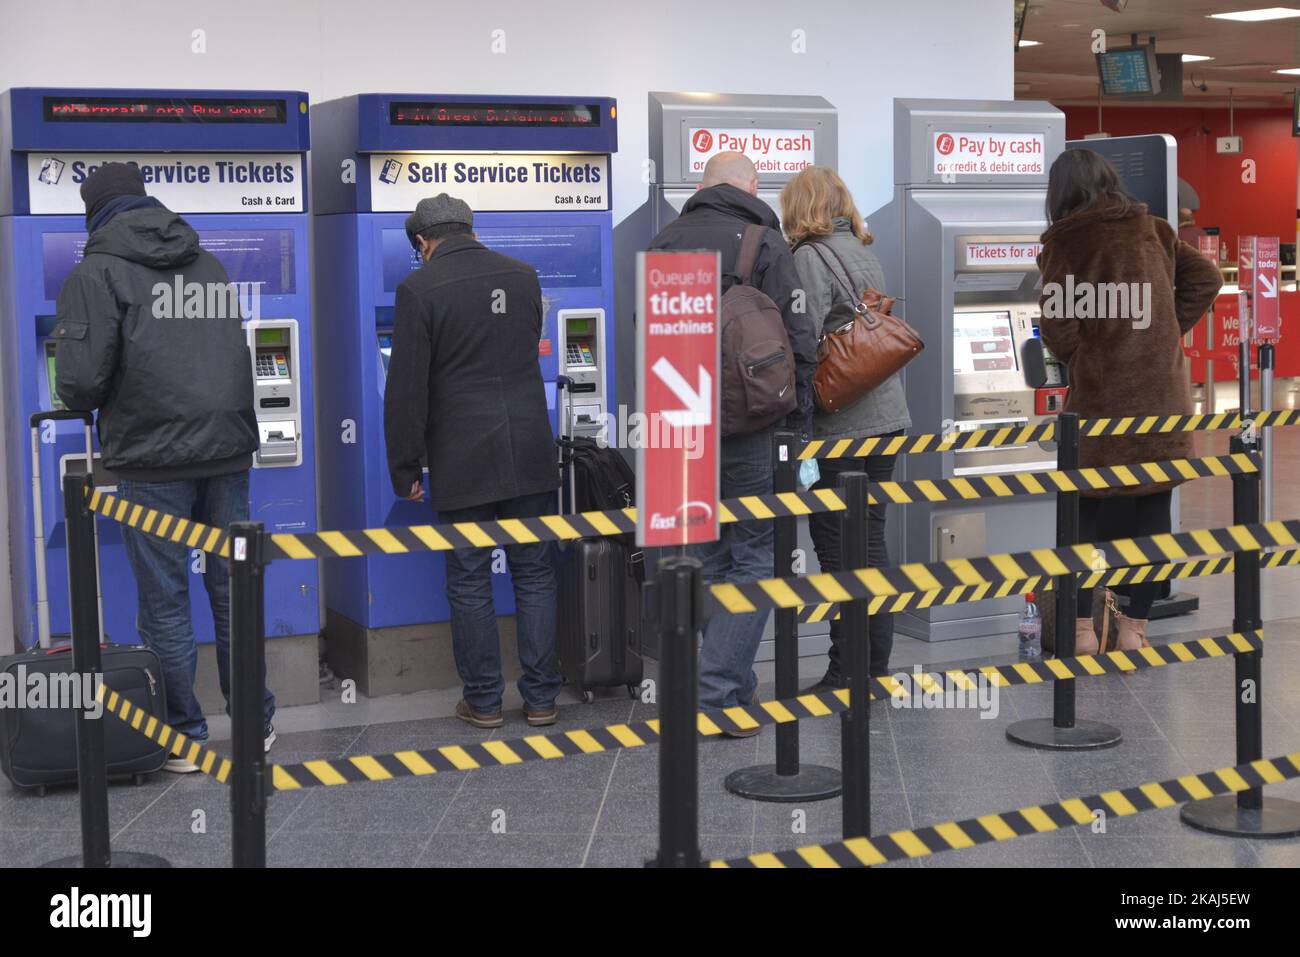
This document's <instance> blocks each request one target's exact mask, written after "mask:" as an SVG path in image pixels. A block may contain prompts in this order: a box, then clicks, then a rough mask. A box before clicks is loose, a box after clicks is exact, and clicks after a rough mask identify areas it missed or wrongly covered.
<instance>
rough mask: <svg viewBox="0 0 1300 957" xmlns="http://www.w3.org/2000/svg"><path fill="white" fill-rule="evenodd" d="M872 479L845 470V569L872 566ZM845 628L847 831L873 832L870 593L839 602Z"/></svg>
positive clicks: (842, 730) (843, 726) (842, 478)
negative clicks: (869, 535) (867, 596)
mask: <svg viewBox="0 0 1300 957" xmlns="http://www.w3.org/2000/svg"><path fill="white" fill-rule="evenodd" d="M868 485H869V483H868V480H867V474H866V473H865V472H845V473H844V474H843V475H841V476H840V487H841V490H842V491H841V494H842V495H843V496H844V504H845V506H846V510H845V512H844V515H843V517H842V519H841V521H842V522H843V525H842V526H841V527H842V528H843V536H842V543H841V546H840V551H841V554H842V555H843V568H844V570H845V571H848V570H851V569H857V568H866V567H867V520H868V517H867V501H868V498H869V496H868ZM840 620H841V622H842V625H843V628H844V645H843V649H842V652H841V653H842V654H843V655H844V658H845V662H844V664H845V665H846V667H845V677H846V679H847V680H846V684H847V685H848V689H849V710H848V711H846V712H843V713H842V714H841V715H840V755H841V756H840V763H841V764H842V766H843V769H844V770H843V779H844V798H843V828H844V837H845V839H848V838H850V837H865V836H866V835H868V834H870V833H871V731H870V715H871V645H870V643H869V642H868V640H867V627H868V624H869V618H868V614H867V599H865V598H862V599H859V600H857V601H849V602H844V603H842V604H841V605H840Z"/></svg>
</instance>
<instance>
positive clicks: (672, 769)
mask: <svg viewBox="0 0 1300 957" xmlns="http://www.w3.org/2000/svg"><path fill="white" fill-rule="evenodd" d="M654 591H655V592H657V593H658V594H657V595H652V598H657V607H658V615H659V640H660V645H659V856H658V857H657V858H656V859H655V860H654V861H653V862H652V865H653V866H655V867H699V866H700V821H699V818H700V777H699V760H698V750H699V749H698V745H699V730H698V727H697V724H696V718H695V714H696V711H697V709H698V707H699V704H698V702H699V687H698V686H699V664H698V661H697V659H696V647H695V645H696V639H697V637H698V635H699V632H700V626H701V624H702V620H703V605H704V586H703V578H702V575H701V568H700V563H699V562H698V561H697V560H695V559H693V558H684V557H674V558H667V559H665V560H664V561H662V562H660V564H659V580H658V582H657V584H656V585H655V588H654Z"/></svg>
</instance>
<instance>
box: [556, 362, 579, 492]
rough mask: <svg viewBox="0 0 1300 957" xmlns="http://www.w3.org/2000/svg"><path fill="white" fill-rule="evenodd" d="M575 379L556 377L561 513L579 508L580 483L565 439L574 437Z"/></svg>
mask: <svg viewBox="0 0 1300 957" xmlns="http://www.w3.org/2000/svg"><path fill="white" fill-rule="evenodd" d="M572 391H573V380H572V379H570V378H569V377H568V376H567V375H560V376H556V377H555V416H556V431H558V432H559V435H560V439H561V441H560V443H559V446H560V514H561V515H567V514H568V513H569V512H572V511H576V510H577V508H578V483H577V480H576V479H575V478H574V476H573V456H572V455H567V454H566V450H565V447H564V441H563V440H564V439H571V438H573V436H572V435H570V434H569V425H570V424H571V423H570V421H569V413H570V408H569V406H570V402H571V401H572V399H571V398H569V396H570V394H571V393H572Z"/></svg>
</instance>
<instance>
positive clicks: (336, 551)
mask: <svg viewBox="0 0 1300 957" xmlns="http://www.w3.org/2000/svg"><path fill="white" fill-rule="evenodd" d="M1258 471H1259V460H1258V457H1257V456H1253V455H1251V454H1246V453H1237V454H1233V455H1212V456H1206V457H1204V458H1198V459H1174V460H1170V461H1164V462H1142V463H1139V464H1136V465H1129V466H1114V467H1106V468H1095V469H1068V470H1059V469H1056V470H1051V471H1044V472H1012V473H1007V474H1003V475H981V476H972V477H970V478H958V479H936V480H932V481H931V480H919V481H909V482H892V481H891V482H876V483H873V484H872V485H871V487H870V491H871V501H872V502H880V501H885V502H894V503H907V502H943V501H958V500H961V501H968V500H972V499H981V498H1007V497H1010V496H1016V495H1046V494H1050V493H1053V492H1057V491H1064V492H1077V491H1086V490H1097V489H1104V488H1119V487H1134V486H1139V485H1145V484H1149V483H1159V482H1168V481H1173V480H1187V479H1195V478H1209V477H1213V476H1225V475H1235V474H1242V473H1247V472H1258ZM844 508H845V505H844V500H843V498H842V497H841V496H840V494H839V492H837V491H836V490H834V489H814V490H811V491H807V492H777V493H773V494H770V495H748V496H743V497H740V498H732V499H726V500H725V501H723V502H721V503H720V504H719V520H720V521H721V522H723V523H729V522H736V521H749V520H759V521H767V520H770V519H774V518H788V517H798V516H801V515H811V514H813V513H817V512H836V511H843V510H844ZM90 509H91V511H94V512H96V513H98V514H101V515H103V516H105V517H106V518H109V519H112V520H113V521H115V522H120V523H122V524H124V525H127V526H128V527H130V528H134V529H138V530H139V531H142V532H144V533H146V534H149V535H153V536H156V537H158V538H162V539H165V540H167V541H172V542H176V543H178V544H184V545H185V546H187V547H189V548H198V549H202V550H203V551H206V552H210V553H212V554H215V555H219V556H221V557H227V556H228V554H229V542H228V537H229V535H228V532H227V531H226V530H225V529H220V528H214V527H212V526H209V525H202V524H200V523H198V522H192V521H190V520H188V519H183V518H180V517H178V516H175V515H169V514H167V513H165V512H160V511H158V510H157V509H153V508H149V507H147V506H144V505H140V504H137V503H133V502H130V501H127V500H126V499H122V498H119V497H117V496H116V495H111V494H109V493H107V492H103V491H100V490H98V489H96V490H95V491H93V492H92V493H91V496H90ZM635 531H636V509H634V508H626V509H618V510H610V511H593V512H578V513H574V514H571V515H541V516H537V517H532V518H514V519H501V520H499V521H485V522H456V523H449V524H443V525H397V526H387V527H384V528H368V529H359V530H354V531H330V532H298V533H288V532H278V533H272V534H271V535H269V536H267V547H266V558H267V560H271V561H274V560H276V559H289V560H298V559H315V558H351V557H355V556H359V555H405V554H411V553H415V552H438V551H448V550H451V549H456V548H489V547H493V546H497V545H515V544H530V543H533V542H543V541H574V540H577V539H579V538H598V537H605V536H614V535H630V534H632V533H634V532H635Z"/></svg>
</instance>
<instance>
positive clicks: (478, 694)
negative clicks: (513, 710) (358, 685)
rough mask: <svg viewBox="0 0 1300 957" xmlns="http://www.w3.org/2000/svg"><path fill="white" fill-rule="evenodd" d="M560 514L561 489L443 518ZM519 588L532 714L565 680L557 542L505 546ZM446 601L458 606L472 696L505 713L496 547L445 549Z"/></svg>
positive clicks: (455, 630) (481, 707)
mask: <svg viewBox="0 0 1300 957" xmlns="http://www.w3.org/2000/svg"><path fill="white" fill-rule="evenodd" d="M554 511H555V494H554V493H552V492H542V493H540V494H538V495H521V496H520V497H518V498H510V499H505V500H504V501H500V502H489V503H487V504H485V505H475V506H473V507H471V508H458V509H453V510H450V511H444V512H439V513H438V518H439V520H440V521H443V522H490V521H495V520H498V519H503V518H532V517H534V516H537V515H550V514H552V513H553V512H554ZM504 548H505V550H506V558H507V559H508V560H509V563H510V580H511V582H512V583H513V585H514V590H515V626H516V632H517V637H518V647H519V664H520V666H521V667H522V669H523V675H522V676H520V678H519V686H518V687H519V693H520V694H521V695H522V696H523V699H524V704H525V705H526V706H527V708H528V709H529V710H530V711H543V710H545V709H547V708H550V707H551V706H552V705H554V704H555V696H556V695H558V694H559V693H560V685H561V683H562V681H561V678H560V672H559V669H558V668H557V667H556V664H555V603H556V590H555V566H554V565H553V564H552V554H551V544H550V543H549V542H537V543H535V544H531V545H506V546H504ZM446 561H447V601H448V603H449V604H450V605H451V645H452V652H453V654H454V655H455V657H456V671H457V672H458V673H459V674H460V680H461V682H462V683H463V684H464V686H465V700H466V701H468V702H469V704H470V707H471V708H473V709H474V710H475V711H477V712H479V713H481V714H496V713H497V712H498V711H500V710H501V694H502V692H504V691H505V687H506V684H505V680H504V679H503V678H502V677H501V639H500V636H499V635H498V634H497V612H496V606H495V605H494V604H493V601H492V549H490V548H465V549H456V550H454V551H449V552H447V553H446Z"/></svg>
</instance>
